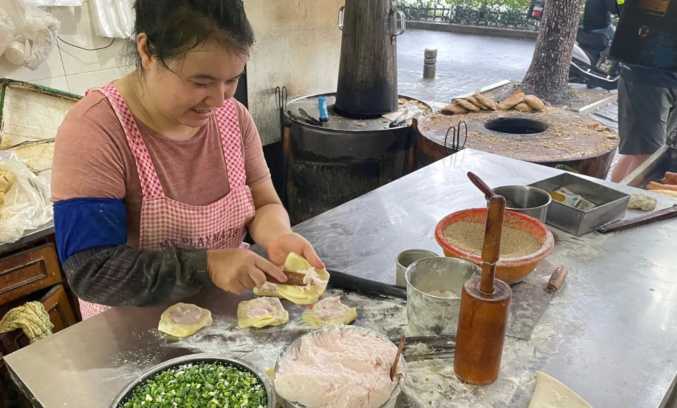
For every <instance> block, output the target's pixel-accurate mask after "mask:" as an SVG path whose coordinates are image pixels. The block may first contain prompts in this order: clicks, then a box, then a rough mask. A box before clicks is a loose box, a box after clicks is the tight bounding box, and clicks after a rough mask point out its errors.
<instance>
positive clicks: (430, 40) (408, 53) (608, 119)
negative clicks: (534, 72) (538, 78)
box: [397, 29, 618, 129]
mask: <svg viewBox="0 0 677 408" xmlns="http://www.w3.org/2000/svg"><path fill="white" fill-rule="evenodd" d="M534 45H535V40H531V39H521V38H505V37H494V36H486V35H475V34H459V33H450V32H442V31H430V30H415V29H414V30H411V29H410V30H407V31H406V32H405V33H404V34H402V35H401V36H400V37H398V39H397V58H398V61H397V64H398V76H399V78H398V87H399V93H400V94H402V95H407V96H412V97H415V98H419V99H422V100H424V101H427V102H449V101H450V100H451V98H453V97H455V96H458V95H462V94H465V93H467V92H472V91H475V90H477V89H478V88H481V87H483V86H487V85H491V84H493V83H496V82H498V81H502V80H505V79H508V80H517V81H519V80H521V79H522V78H524V75H525V74H526V72H527V69H529V64H530V63H531V58H532V56H533V53H534ZM426 48H436V49H437V76H436V78H435V79H433V80H424V79H423V52H424V50H425V49H426ZM591 115H593V117H594V118H595V119H596V120H599V121H600V122H602V123H603V124H605V125H606V126H609V127H611V128H613V129H618V120H617V118H618V106H617V105H616V104H615V103H614V104H610V105H608V106H605V107H602V108H600V109H598V110H597V111H596V112H595V113H592V114H591Z"/></svg>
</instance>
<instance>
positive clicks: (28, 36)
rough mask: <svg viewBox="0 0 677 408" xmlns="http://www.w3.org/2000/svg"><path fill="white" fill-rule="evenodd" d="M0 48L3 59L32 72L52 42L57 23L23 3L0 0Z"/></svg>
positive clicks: (50, 16)
mask: <svg viewBox="0 0 677 408" xmlns="http://www.w3.org/2000/svg"><path fill="white" fill-rule="evenodd" d="M0 11H2V13H0V48H2V50H1V51H2V54H1V55H2V56H3V57H4V58H5V60H7V61H9V62H10V63H12V64H14V65H18V66H21V65H25V66H27V67H28V68H30V69H36V68H37V67H38V66H39V65H40V64H42V62H44V61H45V60H46V59H47V56H48V55H49V53H50V51H51V50H52V49H53V48H54V44H55V43H56V37H57V31H58V30H59V21H58V20H57V19H56V18H54V16H52V15H51V14H49V13H48V12H46V11H44V10H42V9H39V8H37V7H35V6H32V5H29V4H28V3H26V2H25V0H0Z"/></svg>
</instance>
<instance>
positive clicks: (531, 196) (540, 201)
mask: <svg viewBox="0 0 677 408" xmlns="http://www.w3.org/2000/svg"><path fill="white" fill-rule="evenodd" d="M494 193H496V194H499V195H502V196H503V197H505V200H506V207H507V209H508V210H512V211H517V212H521V213H522V214H526V215H529V216H532V217H534V218H536V219H538V220H539V221H541V222H542V223H545V220H546V218H547V216H548V207H550V203H551V202H552V198H550V194H548V192H547V191H545V190H541V189H540V188H536V187H528V186H503V187H496V188H495V189H494Z"/></svg>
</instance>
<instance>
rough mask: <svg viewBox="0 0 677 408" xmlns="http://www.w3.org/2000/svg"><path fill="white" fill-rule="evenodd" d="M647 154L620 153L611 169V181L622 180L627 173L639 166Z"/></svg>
mask: <svg viewBox="0 0 677 408" xmlns="http://www.w3.org/2000/svg"><path fill="white" fill-rule="evenodd" d="M649 156H651V155H649V154H622V155H620V157H619V158H618V160H617V161H616V164H615V165H614V168H613V169H612V170H611V181H613V182H614V183H618V182H620V181H621V180H623V179H624V178H625V177H626V176H627V175H628V174H630V173H632V171H633V170H635V169H636V168H637V167H639V166H641V165H642V163H644V161H646V159H648V158H649Z"/></svg>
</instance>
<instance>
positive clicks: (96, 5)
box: [89, 0, 134, 39]
mask: <svg viewBox="0 0 677 408" xmlns="http://www.w3.org/2000/svg"><path fill="white" fill-rule="evenodd" d="M133 3H134V2H133V0H90V2H89V12H90V14H91V16H92V22H93V23H94V29H95V30H96V34H97V35H100V36H101V37H109V38H124V39H130V38H132V32H133V31H134V4H133Z"/></svg>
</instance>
